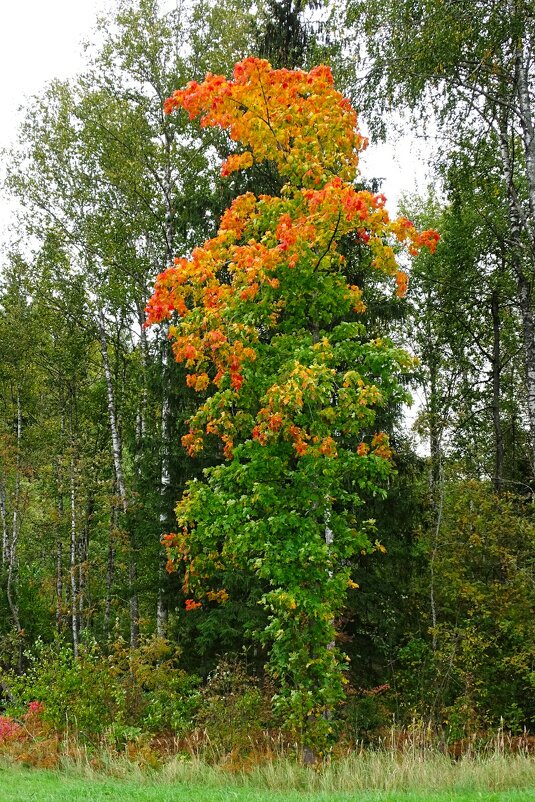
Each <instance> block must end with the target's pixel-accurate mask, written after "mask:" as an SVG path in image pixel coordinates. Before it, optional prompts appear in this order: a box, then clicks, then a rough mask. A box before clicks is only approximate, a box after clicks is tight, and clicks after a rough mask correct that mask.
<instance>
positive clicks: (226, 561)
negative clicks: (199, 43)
mask: <svg viewBox="0 0 535 802" xmlns="http://www.w3.org/2000/svg"><path fill="white" fill-rule="evenodd" d="M180 108H183V109H186V110H187V111H188V113H189V115H190V117H191V118H193V117H197V116H199V115H201V125H203V126H220V127H222V128H224V129H227V130H229V132H230V136H231V138H232V139H233V140H234V141H236V142H239V143H240V145H241V152H239V153H233V154H232V155H231V156H230V157H229V158H228V159H227V160H226V161H225V163H224V164H223V166H222V170H221V171H222V174H223V175H229V174H231V173H233V172H234V171H236V170H239V169H246V168H248V167H251V166H252V165H253V164H254V163H259V162H260V163H261V162H264V161H269V162H273V163H274V165H275V166H276V168H277V170H278V172H279V174H280V176H281V178H282V180H283V181H284V186H283V189H282V192H281V194H280V196H269V195H260V196H259V197H255V195H254V194H252V193H247V194H245V195H242V196H240V197H238V198H237V199H236V200H235V201H234V202H233V203H232V205H231V207H230V208H229V209H228V210H227V211H226V212H225V214H224V215H223V218H222V220H221V224H220V227H219V231H218V233H217V236H216V237H214V238H213V239H211V240H208V241H207V242H206V243H205V244H204V246H203V247H200V248H196V249H195V250H194V251H193V253H192V256H191V258H190V259H188V258H179V259H176V260H175V262H174V264H173V265H172V266H171V267H170V268H169V269H168V270H166V271H165V272H164V273H162V274H161V275H160V276H159V277H158V280H157V283H156V288H155V292H154V294H153V296H152V298H151V300H150V301H149V305H148V321H149V323H160V322H162V321H167V320H169V319H171V320H172V322H171V325H170V336H171V338H172V340H173V350H174V354H175V357H176V359H177V361H179V362H181V363H184V364H185V366H186V368H187V369H188V371H189V372H188V375H187V383H188V385H189V386H191V387H193V388H194V389H195V390H196V392H197V393H198V394H199V404H198V407H197V410H196V412H195V414H194V415H192V417H191V418H190V422H189V426H190V429H189V433H188V434H187V435H186V436H185V437H184V438H183V444H184V446H185V447H186V448H187V450H188V452H189V453H190V454H191V455H195V454H197V453H199V452H201V451H202V449H203V448H204V447H205V445H206V443H207V442H209V441H211V440H212V439H213V438H217V439H219V440H220V441H221V444H222V448H223V454H224V456H225V457H226V461H225V462H224V463H222V464H221V465H218V466H216V467H213V468H210V469H207V470H206V471H205V475H204V480H196V481H193V482H191V483H190V484H189V487H188V489H187V491H186V493H185V494H184V496H183V498H182V499H181V500H180V502H179V504H178V507H177V518H178V524H179V530H178V533H175V534H170V535H169V536H168V538H167V545H168V549H169V552H170V557H171V563H174V564H176V563H177V562H178V561H179V560H183V561H184V562H185V580H184V588H185V591H186V592H187V593H189V594H190V595H191V598H190V599H188V600H187V601H186V609H188V610H191V611H192V610H194V609H195V608H196V607H199V606H200V605H202V604H206V605H210V604H213V603H218V602H220V603H224V602H225V601H226V600H227V598H228V592H227V589H226V587H225V584H224V578H225V575H226V574H227V573H228V572H229V571H233V572H239V571H242V570H245V569H247V570H252V571H253V572H254V573H256V575H257V576H258V578H259V579H260V580H261V581H262V582H263V584H264V587H265V593H264V595H263V597H262V604H263V605H264V607H265V608H266V610H267V611H268V612H269V623H268V626H267V627H266V629H265V631H263V632H262V633H260V637H261V639H262V640H263V641H264V642H265V643H268V644H269V654H270V657H269V668H270V670H271V673H272V675H273V676H274V677H275V679H276V680H277V682H278V685H279V693H278V695H277V697H276V702H277V706H278V708H279V709H280V711H281V712H282V714H283V716H284V719H285V721H286V724H287V726H290V727H291V728H293V729H294V730H295V731H296V732H300V733H301V738H302V740H303V743H304V744H305V745H315V746H316V747H318V746H323V745H324V744H325V741H326V738H327V737H328V734H329V732H330V731H331V729H332V725H331V722H330V720H329V717H328V716H327V715H325V714H326V713H327V711H331V710H332V709H333V708H334V707H335V706H336V704H337V703H338V702H339V701H340V700H341V698H342V697H343V683H344V674H343V671H344V666H345V663H346V660H345V658H344V655H343V654H342V653H341V651H340V650H339V649H338V647H337V645H336V623H335V622H336V617H337V615H338V614H339V613H340V611H341V609H342V608H343V605H344V599H345V596H346V593H347V590H348V588H351V587H353V586H354V583H353V582H352V580H351V576H350V574H351V569H350V560H351V557H352V556H353V555H355V554H359V553H363V552H368V551H371V550H373V548H374V544H373V524H372V522H370V521H365V516H364V515H363V512H362V510H361V509H360V507H361V503H362V502H361V497H362V496H363V494H364V493H374V494H377V493H381V492H382V490H381V483H382V481H383V479H384V478H385V476H386V475H387V474H388V473H389V471H390V469H391V449H390V447H389V444H388V438H387V436H386V435H385V434H384V433H382V432H376V431H375V430H374V420H375V415H376V411H377V409H379V408H380V407H383V406H385V405H386V404H388V403H391V402H392V401H393V400H396V399H400V398H402V397H403V396H404V391H403V389H402V386H401V385H400V381H399V379H400V376H401V374H402V373H403V372H404V371H405V370H406V369H407V368H409V367H410V365H411V358H410V357H409V355H408V354H407V353H406V352H404V351H403V350H401V349H399V348H397V347H395V345H393V343H391V342H389V341H387V340H384V339H381V338H376V339H374V340H371V341H370V340H368V339H367V338H366V334H365V331H364V327H363V325H362V323H361V322H359V314H361V313H362V312H363V310H364V308H365V306H364V302H363V300H362V292H361V290H360V288H359V287H358V286H357V285H356V284H354V283H353V280H352V277H353V276H354V274H355V272H356V271H357V270H359V271H360V270H362V268H363V265H362V264H361V263H360V261H358V262H357V263H355V259H354V257H353V256H348V257H346V256H344V255H343V254H342V253H341V250H340V248H339V245H340V243H341V242H347V241H353V242H354V241H358V242H359V243H361V244H362V245H363V246H365V251H366V256H365V257H364V261H366V259H367V262H368V263H371V265H372V266H373V268H374V269H375V270H377V271H380V272H381V273H383V274H384V275H385V276H392V277H395V279H396V282H397V292H398V294H400V295H403V294H404V293H405V290H406V274H405V273H404V272H403V271H401V270H400V269H399V268H398V265H397V262H396V258H395V253H394V247H395V246H396V243H397V244H400V243H404V244H405V245H408V249H409V251H410V252H411V253H416V252H417V251H418V250H419V248H420V247H421V246H422V245H427V246H428V247H429V248H430V249H431V250H433V249H434V246H435V244H436V240H437V235H436V234H435V232H432V231H427V232H424V233H422V234H419V233H418V232H417V231H416V230H415V228H414V226H413V225H412V223H411V222H410V221H409V220H407V219H405V218H400V219H399V220H395V221H391V220H390V218H389V216H388V213H387V212H386V210H385V208H384V201H385V199H384V197H383V196H380V195H373V194H372V193H370V192H367V191H358V190H356V189H355V187H354V185H353V182H354V181H355V179H356V177H357V170H358V154H359V152H360V151H361V150H362V149H363V148H364V147H365V145H366V142H365V140H364V138H363V137H362V136H361V134H360V133H359V130H358V128H357V119H356V114H355V112H354V110H353V109H352V107H351V105H350V103H349V102H348V101H347V100H345V99H344V98H343V97H342V96H341V95H340V94H339V93H338V92H337V91H336V90H335V89H334V86H333V80H332V76H331V73H330V70H329V69H328V68H327V67H323V66H321V67H316V68H314V69H313V70H311V71H310V72H309V73H307V72H303V71H301V70H296V71H290V70H286V69H281V70H274V69H272V68H271V66H270V65H269V63H268V62H267V61H264V60H259V59H255V58H248V59H245V60H244V61H242V62H240V63H238V64H237V65H236V67H235V70H234V78H233V79H232V80H227V79H226V78H225V77H224V76H221V75H211V74H208V76H207V78H206V80H205V81H204V82H203V83H202V84H198V83H196V82H192V83H190V84H188V86H187V87H186V88H185V89H183V90H178V91H176V92H175V93H174V94H173V95H172V96H171V97H170V98H169V99H168V101H167V102H166V110H167V111H168V112H172V111H174V110H175V109H180ZM356 253H359V254H360V253H362V250H361V249H360V250H357V251H356ZM194 597H195V598H194Z"/></svg>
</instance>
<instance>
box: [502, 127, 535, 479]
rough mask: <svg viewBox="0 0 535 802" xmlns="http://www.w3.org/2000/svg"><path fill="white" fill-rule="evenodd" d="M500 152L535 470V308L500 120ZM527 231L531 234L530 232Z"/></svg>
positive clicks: (509, 156)
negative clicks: (519, 317) (526, 271)
mask: <svg viewBox="0 0 535 802" xmlns="http://www.w3.org/2000/svg"><path fill="white" fill-rule="evenodd" d="M500 154H501V158H502V165H503V171H504V177H505V181H506V185H507V197H508V202H509V223H510V232H511V260H512V268H513V273H514V276H515V280H516V286H517V299H518V306H519V309H520V315H521V317H522V333H523V338H522V344H523V357H524V375H525V383H526V400H527V413H528V421H529V430H530V444H531V457H532V469H535V320H534V315H533V308H532V297H531V295H532V293H531V284H530V282H529V280H528V278H527V276H526V274H525V272H524V270H523V266H522V256H523V254H524V250H525V249H524V247H523V244H522V231H523V217H522V210H521V208H520V204H519V199H518V196H517V193H516V189H515V185H514V175H513V163H512V157H511V152H510V148H509V137H508V131H507V125H506V121H505V120H502V121H501V122H500ZM524 230H525V226H524ZM527 233H528V234H529V232H527ZM529 258H530V261H531V263H532V264H531V266H532V267H533V261H534V258H533V251H532V249H531V248H530V253H529Z"/></svg>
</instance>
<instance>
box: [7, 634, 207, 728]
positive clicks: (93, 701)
mask: <svg viewBox="0 0 535 802" xmlns="http://www.w3.org/2000/svg"><path fill="white" fill-rule="evenodd" d="M26 658H27V661H28V667H27V669H26V671H25V672H24V673H23V674H22V675H20V676H17V675H16V674H14V673H9V674H7V675H5V676H4V677H3V680H4V683H5V685H6V687H7V688H8V690H9V694H10V696H11V698H12V702H11V704H10V712H11V713H12V714H13V715H14V716H20V715H22V712H23V710H24V709H25V707H26V706H27V705H28V703H29V702H30V701H33V700H38V701H39V702H41V703H42V704H43V705H44V712H43V718H44V720H45V721H47V722H48V723H49V724H50V725H51V726H52V727H53V728H54V729H55V730H57V731H59V732H74V733H76V734H79V735H82V736H85V737H87V738H88V739H90V740H91V739H95V738H96V737H98V736H100V735H101V734H102V733H103V732H104V731H106V730H108V731H109V730H110V728H111V729H112V730H113V727H115V729H116V730H117V731H119V730H121V732H122V733H123V735H122V736H121V738H120V739H119V740H125V738H126V740H128V733H129V732H130V733H134V731H135V734H136V737H137V735H138V734H140V733H141V732H148V733H155V732H161V731H169V730H170V731H173V732H176V733H182V732H183V731H185V730H186V729H188V728H190V727H191V726H192V719H193V717H194V715H195V712H196V709H197V706H198V703H199V700H200V693H199V691H198V684H199V680H198V679H197V678H196V677H193V676H188V675H187V674H186V673H185V672H184V671H182V670H181V669H180V668H178V666H177V653H176V651H174V650H173V648H172V647H171V646H170V645H169V644H168V643H167V641H165V640H164V639H162V638H151V639H148V640H146V641H145V642H143V643H142V644H141V645H140V647H139V648H138V649H134V650H130V649H128V648H127V647H126V645H125V643H124V642H123V641H119V642H117V643H116V644H115V645H114V647H113V649H112V651H111V653H110V654H109V655H105V654H103V652H102V651H101V650H100V648H99V647H98V646H97V645H96V644H94V643H93V644H88V645H84V646H81V647H80V649H79V654H78V657H77V659H75V658H74V655H73V650H72V647H71V646H70V645H68V644H65V643H62V642H61V641H59V640H58V641H55V642H53V643H49V644H45V643H43V642H42V641H37V642H36V644H35V646H34V649H33V650H32V651H31V652H28V653H27V654H26ZM117 728H118V729H117ZM125 734H126V735H125Z"/></svg>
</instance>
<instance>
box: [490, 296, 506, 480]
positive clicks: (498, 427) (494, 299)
mask: <svg viewBox="0 0 535 802" xmlns="http://www.w3.org/2000/svg"><path fill="white" fill-rule="evenodd" d="M491 313H492V421H493V425H494V443H495V449H494V453H495V464H494V489H495V490H496V492H497V493H499V492H500V491H501V489H502V480H503V460H504V446H503V433H502V424H501V418H500V411H501V403H500V402H501V370H502V366H501V353H500V306H499V297H498V291H497V290H496V289H494V290H493V291H492V296H491Z"/></svg>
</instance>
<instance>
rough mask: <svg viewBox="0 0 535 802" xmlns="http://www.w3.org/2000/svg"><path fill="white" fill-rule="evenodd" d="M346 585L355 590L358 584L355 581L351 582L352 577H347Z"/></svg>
mask: <svg viewBox="0 0 535 802" xmlns="http://www.w3.org/2000/svg"><path fill="white" fill-rule="evenodd" d="M347 587H348V588H351V589H352V590H357V588H359V587H360V585H359V584H358V583H357V582H353V580H352V579H348V580H347Z"/></svg>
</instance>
